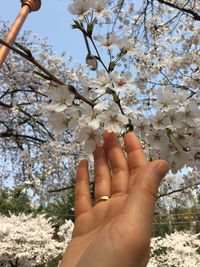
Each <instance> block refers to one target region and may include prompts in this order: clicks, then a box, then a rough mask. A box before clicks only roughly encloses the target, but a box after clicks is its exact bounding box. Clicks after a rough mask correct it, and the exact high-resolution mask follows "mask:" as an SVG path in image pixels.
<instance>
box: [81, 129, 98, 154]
mask: <svg viewBox="0 0 200 267" xmlns="http://www.w3.org/2000/svg"><path fill="white" fill-rule="evenodd" d="M77 141H78V142H84V151H85V152H87V153H92V152H93V151H94V150H95V148H96V145H97V144H98V145H102V144H103V137H102V133H101V132H100V131H99V130H94V129H91V128H89V127H88V126H83V127H80V128H79V131H78V133H77Z"/></svg>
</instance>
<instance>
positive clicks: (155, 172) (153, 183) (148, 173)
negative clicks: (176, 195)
mask: <svg viewBox="0 0 200 267" xmlns="http://www.w3.org/2000/svg"><path fill="white" fill-rule="evenodd" d="M169 169H170V166H169V164H168V163H167V161H165V160H155V161H152V162H151V163H149V165H147V169H146V170H145V169H144V173H143V177H142V178H143V179H140V183H141V184H142V185H144V186H145V185H146V186H150V187H153V188H154V192H152V193H153V194H154V195H156V194H157V190H158V187H159V185H160V182H161V181H162V179H163V178H164V177H165V175H166V174H167V173H168V171H169Z"/></svg>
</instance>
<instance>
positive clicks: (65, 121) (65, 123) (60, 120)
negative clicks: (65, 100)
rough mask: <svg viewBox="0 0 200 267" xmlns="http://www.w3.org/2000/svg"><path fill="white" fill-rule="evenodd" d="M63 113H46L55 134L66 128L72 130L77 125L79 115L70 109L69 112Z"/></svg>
mask: <svg viewBox="0 0 200 267" xmlns="http://www.w3.org/2000/svg"><path fill="white" fill-rule="evenodd" d="M68 112H69V115H68V114H65V113H64V112H50V113H49V115H48V121H49V123H50V125H51V126H52V127H53V129H54V132H55V133H56V134H60V133H62V132H64V131H66V130H74V129H75V128H76V127H77V125H78V119H79V115H78V113H77V112H76V111H75V110H73V109H71V112H70V111H68Z"/></svg>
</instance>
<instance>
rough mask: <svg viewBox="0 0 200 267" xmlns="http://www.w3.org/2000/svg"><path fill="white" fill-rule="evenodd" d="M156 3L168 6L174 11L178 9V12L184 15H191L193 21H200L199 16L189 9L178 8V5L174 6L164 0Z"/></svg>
mask: <svg viewBox="0 0 200 267" xmlns="http://www.w3.org/2000/svg"><path fill="white" fill-rule="evenodd" d="M157 1H158V2H159V3H161V4H165V5H167V6H170V7H173V8H175V9H178V10H180V11H182V12H184V13H187V14H190V15H192V17H193V19H195V20H199V21H200V15H199V14H197V13H196V12H194V11H193V10H191V9H189V8H185V7H180V6H178V5H176V4H174V3H170V2H167V1H165V0H157Z"/></svg>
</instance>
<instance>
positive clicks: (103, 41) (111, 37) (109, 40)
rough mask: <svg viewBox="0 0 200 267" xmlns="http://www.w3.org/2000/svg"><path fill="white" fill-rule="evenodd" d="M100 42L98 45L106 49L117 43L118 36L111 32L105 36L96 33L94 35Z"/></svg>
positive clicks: (114, 46)
mask: <svg viewBox="0 0 200 267" xmlns="http://www.w3.org/2000/svg"><path fill="white" fill-rule="evenodd" d="M94 39H95V40H96V41H98V42H99V43H100V46H101V47H103V48H106V49H114V48H116V47H117V44H118V43H119V37H118V36H117V35H116V34H115V33H114V32H113V33H108V34H107V35H106V36H103V35H97V36H95V37H94Z"/></svg>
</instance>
